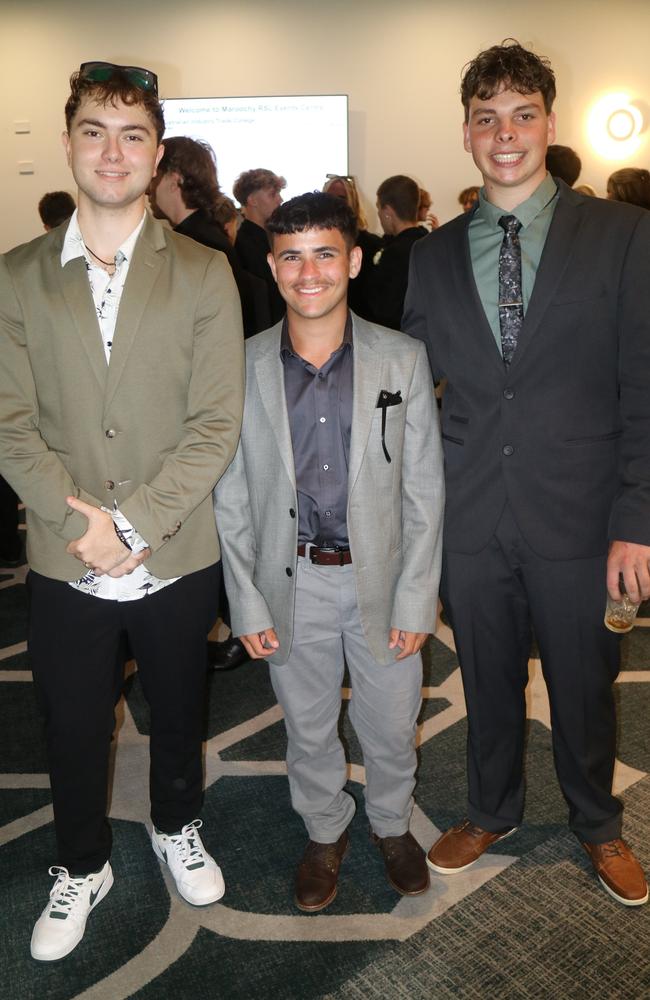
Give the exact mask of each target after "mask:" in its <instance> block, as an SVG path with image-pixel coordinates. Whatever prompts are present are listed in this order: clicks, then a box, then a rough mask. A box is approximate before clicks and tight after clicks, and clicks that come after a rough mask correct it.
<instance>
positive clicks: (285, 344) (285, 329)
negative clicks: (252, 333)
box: [280, 309, 352, 360]
mask: <svg viewBox="0 0 650 1000" xmlns="http://www.w3.org/2000/svg"><path fill="white" fill-rule="evenodd" d="M343 347H352V314H351V313H350V310H349V309H348V317H347V319H346V321H345V330H344V331H343V341H342V343H341V347H340V348H338V350H341V348H343ZM289 355H293V357H294V358H297V357H298V355H297V354H296V352H295V351H294V349H293V344H292V343H291V338H290V336H289V324H288V322H287V317H286V316H285V317H284V319H283V320H282V332H281V334H280V357H281V358H282V360H284V359H285V358H286V357H287V356H289Z"/></svg>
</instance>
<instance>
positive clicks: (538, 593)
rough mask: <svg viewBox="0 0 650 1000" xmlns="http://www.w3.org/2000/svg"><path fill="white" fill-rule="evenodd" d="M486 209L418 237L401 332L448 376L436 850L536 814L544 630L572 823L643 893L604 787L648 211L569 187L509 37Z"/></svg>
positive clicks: (479, 161)
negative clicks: (453, 698)
mask: <svg viewBox="0 0 650 1000" xmlns="http://www.w3.org/2000/svg"><path fill="white" fill-rule="evenodd" d="M461 93H462V100H463V105H464V108H465V124H464V126H463V133H464V143H465V149H466V150H467V151H468V152H470V153H471V154H472V157H473V159H474V162H475V163H476V165H477V166H478V168H479V170H480V171H481V173H482V175H483V184H484V186H483V188H482V190H481V193H480V200H479V204H478V207H477V209H476V210H475V211H474V212H473V213H471V214H468V215H463V216H461V217H459V218H457V219H454V220H453V221H452V222H450V223H449V224H448V225H446V226H443V227H442V228H441V229H439V230H437V231H436V232H435V233H433V234H432V236H431V237H430V238H429V239H427V240H424V241H423V242H421V243H420V244H418V245H417V246H416V247H414V250H413V254H412V258H411V271H410V280H409V290H408V294H407V300H406V306H405V314H404V324H403V328H404V330H406V332H408V333H410V334H412V335H415V336H417V337H420V338H421V339H422V340H424V341H425V342H426V344H427V347H428V349H429V358H430V362H431V365H432V368H433V372H434V377H435V379H436V380H437V381H440V380H441V379H442V378H446V379H447V387H446V390H445V395H444V400H443V409H442V429H443V438H444V446H445V464H446V482H447V509H446V515H445V554H444V559H443V575H442V586H441V592H442V595H443V599H444V603H445V606H446V608H447V610H448V613H449V616H450V619H451V623H452V627H453V630H454V636H455V641H456V646H457V650H458V656H459V660H460V664H461V669H462V674H463V683H464V688H465V695H466V700H467V712H468V722H469V744H468V772H469V774H468V784H469V805H468V812H467V819H465V820H464V821H463V822H462V823H460V824H458V825H457V826H455V827H453V828H452V829H451V830H448V831H447V832H446V833H445V834H444V835H443V836H442V837H441V838H440V840H439V841H438V842H437V843H436V844H434V846H433V847H432V848H431V851H430V852H429V863H430V865H431V867H432V868H433V869H434V870H436V871H438V872H442V873H443V874H454V873H456V872H459V871H463V870H464V869H466V868H468V867H469V866H470V865H471V864H473V863H474V862H475V861H476V860H477V859H478V858H479V857H480V855H481V854H482V853H483V852H484V851H485V850H486V849H487V848H488V847H489V846H490V845H491V844H493V843H495V842H496V841H498V840H500V839H501V838H503V837H506V836H508V835H509V834H510V833H512V832H514V830H515V829H516V827H517V826H518V825H519V823H520V822H521V819H522V813H523V799H524V776H523V749H524V724H525V701H524V691H525V687H526V683H527V680H528V670H527V664H528V657H529V653H530V641H531V630H532V629H533V628H534V631H535V634H536V637H537V641H538V644H539V648H540V651H541V659H542V669H543V671H544V677H545V679H546V684H547V687H548V692H549V698H550V704H551V719H552V725H553V750H554V756H555V764H556V769H557V774H558V778H559V781H560V785H561V787H562V791H563V793H564V795H565V797H566V799H567V802H568V805H569V825H570V827H571V829H572V830H573V832H574V833H575V834H576V835H577V837H578V838H579V840H580V842H581V843H582V845H583V847H584V849H585V851H586V852H587V854H588V855H589V857H590V859H591V862H592V864H593V866H594V869H595V871H596V873H597V875H598V877H599V879H600V881H601V883H602V884H603V886H604V887H605V889H607V891H608V892H609V893H610V894H611V895H612V896H613V897H614V898H615V899H616V900H617V901H618V902H620V903H623V904H624V905H627V906H637V905H640V904H642V903H644V902H646V900H647V899H648V888H647V883H646V880H645V877H644V875H643V872H642V870H641V868H640V866H639V864H638V862H637V860H636V858H635V857H634V855H633V854H632V852H631V851H630V849H629V847H628V846H627V845H626V844H625V842H624V841H623V840H622V839H621V813H622V807H621V804H620V802H619V801H618V800H617V799H616V798H614V796H613V795H612V794H611V788H612V776H613V769H614V758H615V735H616V719H615V710H614V701H613V697H612V683H613V682H614V680H615V679H616V676H617V672H618V666H619V649H618V644H619V639H618V637H617V636H615V635H613V634H612V633H610V632H608V631H607V630H606V629H605V627H604V625H603V612H604V606H605V597H606V591H607V590H609V593H610V594H611V595H612V596H613V597H615V598H616V597H619V596H620V593H619V578H620V575H621V574H622V577H623V580H624V584H625V589H626V590H627V592H628V594H629V595H630V597H631V598H632V599H633V600H641V598H647V597H649V596H650V575H649V573H648V561H649V559H650V475H649V474H648V469H649V468H650V394H649V393H648V389H647V386H648V380H649V376H650V283H649V282H648V281H647V263H648V260H649V259H650V213H648V212H644V211H643V210H641V209H637V208H634V207H631V206H628V205H613V204H611V203H608V202H606V201H602V200H599V199H596V198H585V197H583V196H582V195H579V194H576V193H575V192H573V191H571V190H570V189H569V188H568V187H567V186H566V185H565V184H564V183H563V182H562V181H557V182H556V181H555V180H554V179H553V178H552V177H551V176H550V175H549V174H548V173H547V172H546V167H545V153H546V148H547V145H548V143H549V142H553V140H554V138H555V116H554V113H553V111H552V110H551V109H552V105H553V99H554V96H555V78H554V75H553V72H552V70H551V68H550V66H549V65H548V63H547V61H546V60H543V59H540V58H539V57H538V56H536V55H534V54H533V53H532V52H528V51H526V50H525V49H523V48H522V47H521V46H520V45H519V44H518V43H516V42H514V41H513V40H511V39H508V40H507V41H506V42H505V43H504V44H503V45H500V46H494V47H493V48H491V49H489V50H487V51H485V52H482V53H480V54H479V55H478V56H477V58H476V59H475V60H474V61H473V62H472V63H470V65H469V66H468V68H467V70H466V72H465V74H464V77H463V84H462V88H461Z"/></svg>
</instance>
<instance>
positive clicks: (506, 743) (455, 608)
mask: <svg viewBox="0 0 650 1000" xmlns="http://www.w3.org/2000/svg"><path fill="white" fill-rule="evenodd" d="M605 575H606V556H604V555H603V556H600V557H598V558H595V559H577V560H570V561H551V560H548V559H542V558H541V557H540V556H538V555H537V554H536V553H534V552H533V551H532V549H530V548H529V546H528V545H527V543H526V542H525V540H524V538H523V537H522V535H521V532H520V531H519V529H518V527H517V525H516V523H515V520H514V517H513V515H512V512H511V511H510V509H509V508H508V507H506V508H505V510H504V512H503V514H502V517H501V520H500V523H499V525H498V528H497V530H496V532H495V535H494V537H493V538H492V540H491V542H490V543H489V545H488V546H487V547H486V548H485V549H483V550H482V551H481V552H478V553H476V554H473V555H464V554H459V553H455V552H447V553H446V554H445V555H444V557H443V575H442V584H441V592H442V598H443V601H444V604H445V608H446V610H447V612H448V614H449V617H450V621H451V624H452V629H453V632H454V639H455V642H456V648H457V651H458V657H459V661H460V666H461V672H462V677H463V686H464V690H465V699H466V702H467V718H468V725H469V738H468V788H469V811H468V816H469V819H470V820H471V821H472V822H473V823H476V824H477V825H478V826H481V827H483V829H486V830H490V831H493V832H495V831H497V830H500V829H503V828H504V827H508V826H517V825H519V823H520V822H521V819H522V815H523V810H524V773H523V755H524V732H525V714H526V707H525V697H524V692H525V688H526V684H527V682H528V658H529V653H530V643H531V624H532V627H533V628H534V631H535V636H536V638H537V642H538V644H539V648H540V655H541V660H542V670H543V673H544V679H545V681H546V685H547V688H548V694H549V701H550V706H551V724H552V733H553V754H554V758H555V767H556V771H557V775H558V779H559V782H560V786H561V788H562V792H563V793H564V796H565V798H566V800H567V802H568V805H569V825H570V827H571V829H572V830H573V831H574V832H575V833H576V834H577V835H578V836H579V837H580V838H581V839H582V840H586V841H589V842H592V843H604V842H605V841H607V840H611V839H613V838H615V837H619V836H620V831H621V812H622V807H621V804H620V802H619V801H618V799H616V798H614V796H613V795H612V794H611V787H612V776H613V771H614V756H615V746H616V717H615V709H614V699H613V692H612V684H613V682H614V680H615V679H616V676H617V674H618V669H619V645H620V639H619V637H618V636H616V635H613V634H612V633H611V632H608V631H607V629H606V628H605V626H604V625H603V614H604V610H605V599H606V584H605Z"/></svg>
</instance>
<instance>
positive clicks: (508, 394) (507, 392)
mask: <svg viewBox="0 0 650 1000" xmlns="http://www.w3.org/2000/svg"><path fill="white" fill-rule="evenodd" d="M503 398H504V399H514V398H515V390H514V389H504V390H503Z"/></svg>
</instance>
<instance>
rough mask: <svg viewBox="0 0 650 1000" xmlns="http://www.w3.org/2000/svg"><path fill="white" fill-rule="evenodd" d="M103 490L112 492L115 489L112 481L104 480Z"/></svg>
mask: <svg viewBox="0 0 650 1000" xmlns="http://www.w3.org/2000/svg"><path fill="white" fill-rule="evenodd" d="M104 489H105V490H114V489H115V483H114V482H113V480H112V479H107V480H106V482H105V483H104Z"/></svg>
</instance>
